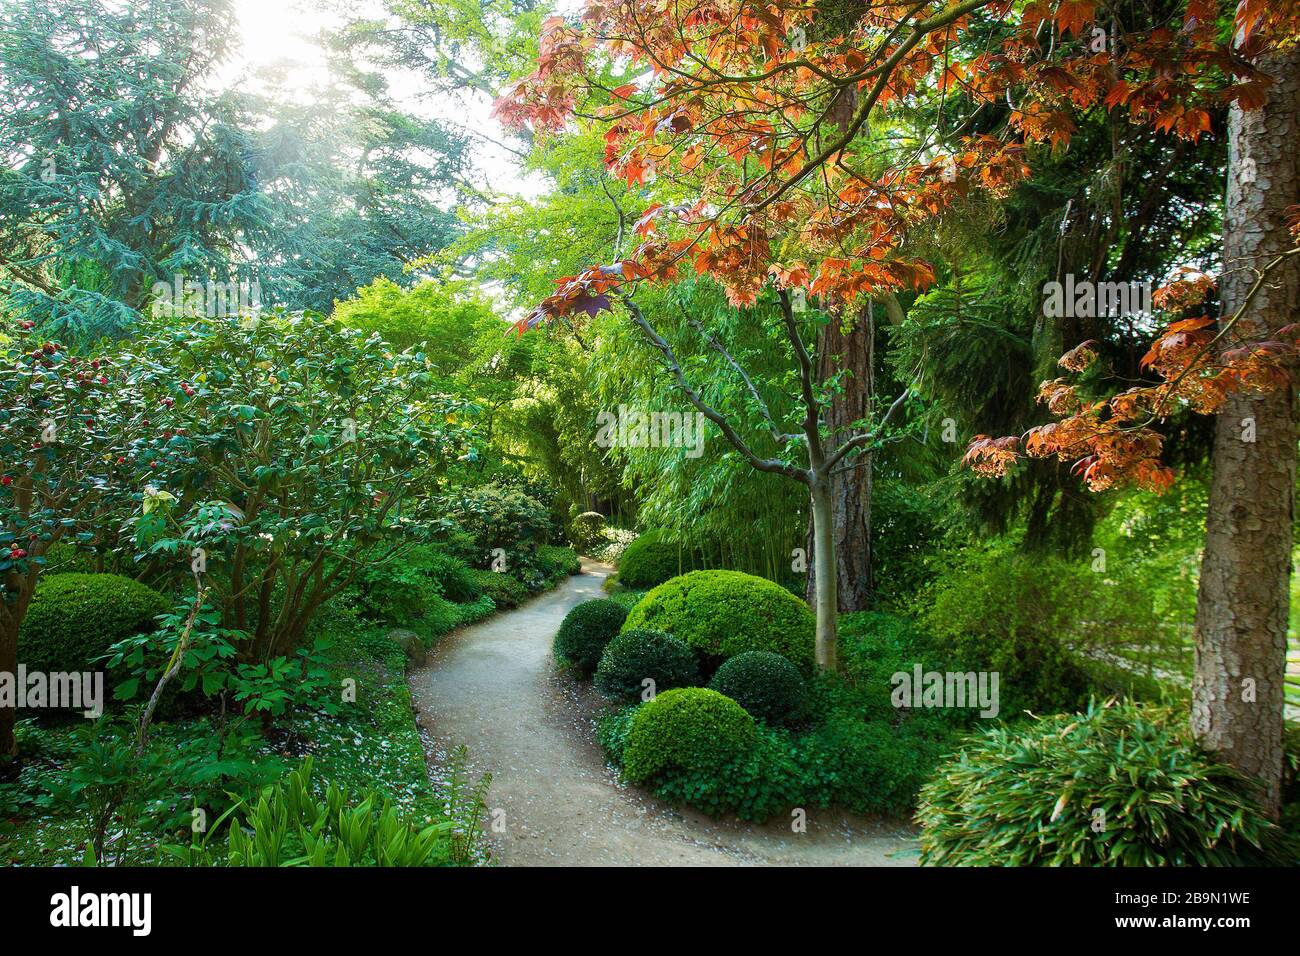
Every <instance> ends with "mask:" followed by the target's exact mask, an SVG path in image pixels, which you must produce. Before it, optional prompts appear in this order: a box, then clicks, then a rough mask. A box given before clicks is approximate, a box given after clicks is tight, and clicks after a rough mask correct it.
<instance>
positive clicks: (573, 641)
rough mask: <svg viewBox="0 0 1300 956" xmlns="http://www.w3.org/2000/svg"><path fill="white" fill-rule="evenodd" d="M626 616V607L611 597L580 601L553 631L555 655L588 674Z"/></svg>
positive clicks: (573, 667)
mask: <svg viewBox="0 0 1300 956" xmlns="http://www.w3.org/2000/svg"><path fill="white" fill-rule="evenodd" d="M626 617H627V611H626V610H624V609H623V608H622V607H620V606H619V605H617V604H615V603H614V602H613V601H605V600H595V601H583V602H582V603H581V604H579V605H578V606H577V607H575V608H574V609H573V610H571V611H570V612H569V613H568V614H567V615H565V618H564V623H562V624H561V625H560V630H559V632H558V633H557V634H556V635H555V645H554V651H555V657H556V659H557V660H559V661H560V663H562V664H567V665H568V666H569V667H570V668H572V669H573V671H574V673H576V674H577V675H578V676H579V677H588V676H590V675H591V673H592V671H594V670H595V669H596V667H597V665H599V664H600V658H601V655H602V654H604V653H605V646H606V645H607V644H609V642H610V641H611V640H612V639H613V637H614V635H615V634H617V633H618V631H619V628H620V627H622V626H623V621H624V619H626Z"/></svg>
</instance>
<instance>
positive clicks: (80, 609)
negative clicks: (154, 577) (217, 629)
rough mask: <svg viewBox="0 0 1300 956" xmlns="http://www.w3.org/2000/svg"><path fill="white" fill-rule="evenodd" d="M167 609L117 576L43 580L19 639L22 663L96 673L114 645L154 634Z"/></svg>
mask: <svg viewBox="0 0 1300 956" xmlns="http://www.w3.org/2000/svg"><path fill="white" fill-rule="evenodd" d="M166 610H168V602H167V599H166V598H165V597H163V596H162V595H161V594H159V593H158V592H157V591H155V590H153V589H152V588H149V587H146V586H145V585H143V584H140V583H139V582H136V581H133V580H131V579H130V578H124V577H121V576H119V575H116V574H56V575H51V576H50V577H42V578H41V579H40V583H39V584H38V585H37V588H36V594H35V596H34V597H33V598H32V603H31V605H30V606H29V607H28V609H27V617H26V618H25V619H24V620H23V626H22V630H21V632H20V633H19V635H18V660H19V661H20V662H22V663H24V664H26V665H27V668H28V670H40V671H46V672H52V671H82V670H87V669H95V668H97V667H99V666H102V665H98V664H95V663H93V662H94V659H95V658H97V657H100V656H102V655H103V654H105V653H106V652H107V651H108V648H109V646H110V645H112V644H115V643H117V642H118V641H120V640H122V639H123V638H126V637H130V636H131V635H132V634H139V633H141V632H143V631H152V630H153V628H154V618H155V617H156V616H157V615H159V614H162V613H163V612H164V611H166Z"/></svg>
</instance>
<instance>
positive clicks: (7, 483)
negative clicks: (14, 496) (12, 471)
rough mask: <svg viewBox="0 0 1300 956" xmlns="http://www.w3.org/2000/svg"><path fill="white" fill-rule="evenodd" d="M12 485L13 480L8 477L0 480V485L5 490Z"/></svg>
mask: <svg viewBox="0 0 1300 956" xmlns="http://www.w3.org/2000/svg"><path fill="white" fill-rule="evenodd" d="M13 483H14V480H13V479H12V478H10V477H9V476H8V475H5V476H4V477H3V478H0V485H4V486H5V487H6V488H8V487H9V486H10V485H12V484H13Z"/></svg>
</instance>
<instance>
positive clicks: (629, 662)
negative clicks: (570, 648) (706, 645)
mask: <svg viewBox="0 0 1300 956" xmlns="http://www.w3.org/2000/svg"><path fill="white" fill-rule="evenodd" d="M699 679H700V668H699V664H698V662H697V661H696V660H695V654H694V653H693V652H692V651H691V649H690V648H689V647H687V646H686V643H685V642H684V641H679V640H678V639H677V638H675V637H673V636H672V635H671V634H665V633H664V632H663V631H650V630H645V629H639V628H634V629H633V630H630V631H623V632H621V633H619V634H617V635H616V636H615V637H614V638H612V639H611V640H610V642H609V643H608V644H607V645H605V650H604V652H603V653H602V654H601V657H600V664H599V666H597V668H596V676H595V684H596V689H597V690H598V691H600V692H601V693H602V694H604V695H605V696H606V697H612V698H615V699H618V700H624V701H635V700H637V699H639V698H641V697H642V695H643V694H645V693H646V690H647V688H646V685H645V681H647V680H649V681H652V684H651V687H652V688H653V693H655V694H658V693H659V692H661V691H665V690H671V689H672V688H674V687H691V686H694V685H695V684H697V683H698V682H699Z"/></svg>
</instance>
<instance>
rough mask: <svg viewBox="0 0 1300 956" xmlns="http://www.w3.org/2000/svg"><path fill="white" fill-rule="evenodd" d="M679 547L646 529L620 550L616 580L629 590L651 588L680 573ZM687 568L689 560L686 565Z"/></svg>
mask: <svg viewBox="0 0 1300 956" xmlns="http://www.w3.org/2000/svg"><path fill="white" fill-rule="evenodd" d="M682 559H683V554H682V549H681V548H679V547H678V546H677V545H676V544H674V543H673V542H671V541H666V540H664V538H663V535H662V534H661V533H660V532H658V531H647V532H646V533H645V534H643V535H641V536H640V537H639V538H637V539H636V540H635V541H633V542H632V543H631V544H629V545H628V546H627V548H626V549H624V551H623V554H622V556H621V557H619V559H618V582H619V584H622V585H624V586H625V587H629V588H632V589H633V590H640V589H641V588H652V587H654V586H655V585H657V584H663V583H664V582H665V581H667V580H668V579H669V578H671V577H675V576H676V575H678V574H681V572H682V571H683V570H685V569H684V568H683V567H682ZM689 567H690V562H689V560H688V561H687V562H686V568H689Z"/></svg>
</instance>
